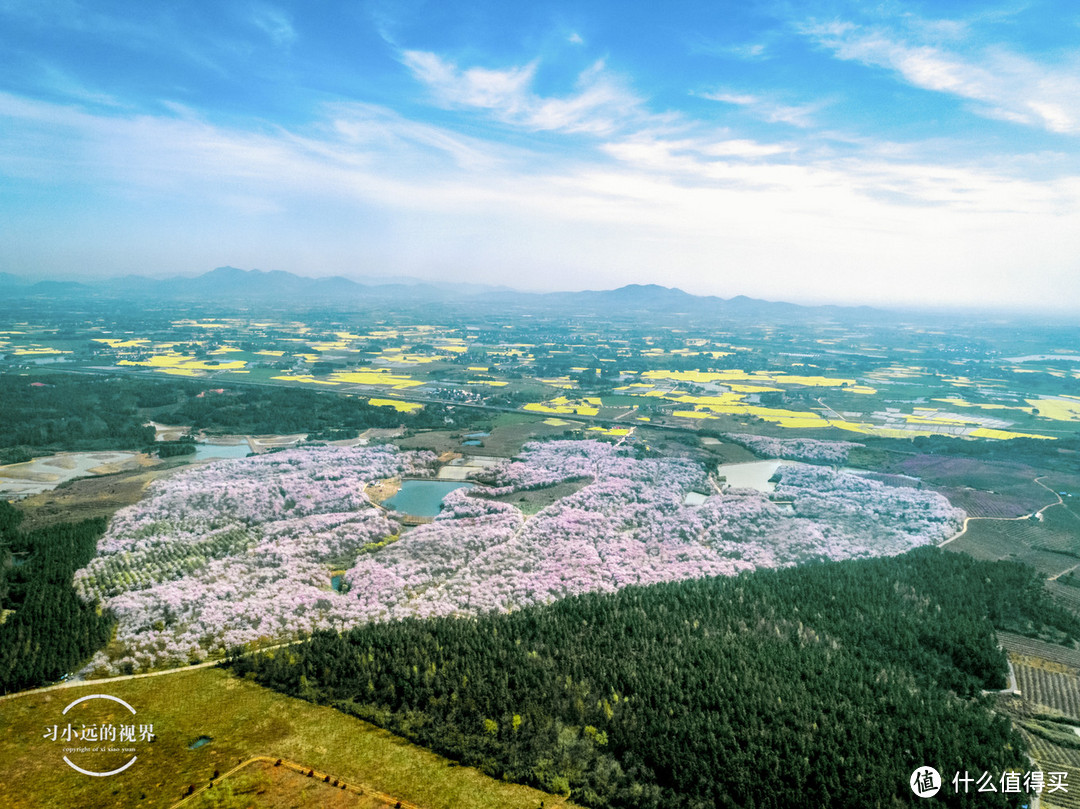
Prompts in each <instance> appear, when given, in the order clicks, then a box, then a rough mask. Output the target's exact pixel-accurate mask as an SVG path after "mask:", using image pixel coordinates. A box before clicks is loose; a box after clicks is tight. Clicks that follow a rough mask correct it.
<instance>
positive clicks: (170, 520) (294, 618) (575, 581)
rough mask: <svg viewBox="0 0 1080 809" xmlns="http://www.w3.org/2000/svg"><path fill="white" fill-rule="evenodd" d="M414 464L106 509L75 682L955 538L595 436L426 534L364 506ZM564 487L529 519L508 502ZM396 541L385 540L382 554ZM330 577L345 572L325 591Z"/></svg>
mask: <svg viewBox="0 0 1080 809" xmlns="http://www.w3.org/2000/svg"><path fill="white" fill-rule="evenodd" d="M434 466H435V459H434V456H433V455H432V454H431V453H417V452H402V451H397V450H395V449H393V448H389V447H377V448H358V449H339V448H318V449H300V450H291V451H288V452H282V453H277V454H274V455H271V456H264V457H261V458H249V459H244V460H235V461H226V462H219V463H214V464H209V465H206V466H203V467H199V468H196V469H193V470H191V471H188V472H186V473H184V474H181V475H177V476H176V477H173V478H171V479H168V480H164V481H161V482H159V483H158V484H156V486H155V487H154V488H153V489H152V490H151V492H150V493H149V496H148V497H147V498H146V499H144V500H143V501H141V502H140V503H138V504H136V505H135V506H132V507H130V508H127V509H124V510H123V511H121V512H119V513H118V514H117V515H116V517H115V518H114V520H113V522H112V524H111V525H110V527H109V530H108V532H107V534H106V536H105V538H104V539H103V540H102V542H101V544H100V554H101V555H100V556H99V557H98V558H96V559H94V560H93V561H92V562H91V563H90V565H88V566H87V567H86V568H85V569H83V570H82V571H79V573H78V574H77V575H76V584H77V586H78V587H79V589H80V592H81V593H82V594H83V595H84V597H86V598H88V599H89V598H95V597H96V598H100V599H101V600H102V601H103V602H104V603H105V604H106V605H107V606H108V607H110V608H111V609H112V610H114V612H115V613H116V614H117V616H118V620H119V628H118V631H117V638H116V642H115V643H114V644H112V645H111V646H110V648H109V653H108V654H105V653H99V655H98V656H97V657H96V658H95V660H94V661H92V662H91V664H90V666H89V667H88V668H89V669H90V670H93V669H99V670H104V671H117V670H122V671H129V670H139V669H143V668H146V667H152V666H159V665H166V664H171V663H175V662H186V661H189V660H201V659H203V658H204V657H206V656H207V655H208V654H214V653H218V652H220V651H221V650H223V649H225V648H229V647H231V646H235V645H237V644H244V643H249V642H252V641H256V640H260V639H265V640H269V641H282V640H288V639H291V638H294V637H296V636H297V635H298V634H300V633H304V632H310V631H311V630H313V629H318V628H344V627H349V626H352V625H355V624H357V623H361V622H365V621H371V620H393V619H398V618H403V617H408V616H418V617H423V616H431V615H470V614H477V613H481V612H485V611H489V610H512V609H517V608H520V607H523V606H526V605H530V604H539V603H548V602H551V601H554V600H556V599H559V598H563V597H566V596H571V595H575V594H579V593H583V592H588V591H608V592H610V591H614V590H617V589H619V588H621V587H625V586H627V585H630V584H649V583H653V582H661V581H671V580H678V579H686V578H694V577H700V576H709V575H733V574H736V573H738V572H740V571H744V570H751V569H754V568H757V567H777V566H784V565H792V564H797V563H799V562H803V561H808V560H813V559H844V558H851V557H861V556H875V555H890V554H896V553H901V552H903V551H906V550H908V549H910V548H912V547H914V546H917V545H921V544H928V543H933V542H937V541H939V540H941V539H942V538H944V537H946V536H948V535H949V534H951V533H953V532H955V530H956V528H957V526H958V525H959V524H960V522H961V520H962V518H963V513H962V512H960V511H959V510H957V509H954V508H952V507H951V506H950V505H949V504H948V502H947V501H946V500H945V499H944V498H943V497H941V496H940V495H938V494H935V493H932V492H926V491H920V490H915V489H901V488H893V487H888V486H885V485H883V484H881V483H879V482H877V481H873V480H868V479H866V478H862V477H860V476H858V475H853V474H847V473H842V472H834V471H832V470H831V469H828V468H824V467H818V466H808V465H804V464H793V465H785V466H782V467H781V468H780V470H779V474H780V482H779V484H778V485H777V487H776V491H775V492H773V493H771V494H769V495H767V494H764V493H761V492H757V491H752V490H727V491H725V492H723V493H722V494H721V493H718V492H717V493H714V494H712V495H711V496H709V497H707V498H706V499H705V501H704V503H702V504H701V505H685V504H684V501H685V499H686V495H687V494H688V493H689V492H691V491H695V490H696V491H701V492H704V491H710V490H715V487H713V486H711V482H710V481H709V480H708V479H707V477H706V475H705V470H704V469H703V468H702V467H701V466H700V465H699V464H697V463H695V462H693V461H691V460H688V459H683V458H665V459H646V460H642V459H637V458H635V457H633V455H632V454H631V452H630V451H628V450H626V449H624V448H618V447H614V446H612V445H610V444H606V443H602V442H598V441H551V442H544V443H534V444H527V445H526V446H525V447H524V448H523V450H522V452H521V453H520V454H519V455H518V456H517V457H516V458H515V459H514V460H512V461H508V462H506V463H504V464H502V465H500V466H498V467H495V468H494V469H492V470H489V471H488V472H485V473H484V478H483V482H484V483H486V484H489V485H480V486H476V487H475V488H473V489H458V490H456V491H454V492H452V493H451V494H449V495H447V497H446V498H445V500H444V505H443V510H442V512H441V513H440V515H439V516H438V517H437V518H436V519H435V521H434V522H432V523H429V524H426V525H420V526H418V527H416V528H413V529H412V530H408V531H405V532H401V528H400V526H399V525H398V524H397V523H396V522H394V521H393V520H392V519H391V518H392V517H393V515H392V514H390V515H388V514H387V513H386V512H384V511H383V510H382V509H380V508H378V507H377V506H375V505H374V504H372V503H371V502H370V501H369V500H368V499H367V497H366V496H365V495H364V488H365V485H366V484H368V483H371V482H373V481H376V480H379V479H384V478H388V477H392V476H424V475H430V474H431V472H432V470H433V468H434ZM566 480H578V481H587V482H586V484H585V485H584V486H583V487H582V488H580V489H579V490H578V491H576V492H574V493H573V494H570V495H568V496H566V497H563V498H562V499H560V500H558V501H556V502H555V503H553V504H551V505H549V506H547V507H546V508H544V509H542V510H541V511H539V512H538V513H537V514H535V515H533V516H532V517H529V518H528V519H526V517H525V516H524V515H523V513H522V512H521V511H520V510H519V509H518V508H517V507H516V506H515V505H513V501H514V500H515V499H516V497H515V495H516V494H520V493H522V492H526V491H528V490H531V489H537V488H542V487H545V486H550V485H553V484H556V483H559V482H562V481H566ZM399 533H400V538H399V539H396V541H393V540H394V539H395V537H396V536H397V535H398V534H399ZM333 565H344V566H346V567H349V569H348V570H347V572H346V574H345V577H344V581H345V586H344V587H343V588H342V590H343V591H342V592H335V591H333V590H332V589H330V587H329V570H330V567H331V566H333Z"/></svg>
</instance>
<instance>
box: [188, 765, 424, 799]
mask: <svg viewBox="0 0 1080 809" xmlns="http://www.w3.org/2000/svg"><path fill="white" fill-rule="evenodd" d="M260 761H265V762H266V763H268V764H273V765H275V766H280V767H288V768H289V769H290V770H293V771H294V772H298V773H300V775H307V774H308V773H309V772H310V773H312V775H311V778H314V779H317V780H319V781H322V780H323V779H325V778H327V777H329V778H330V779H331V780H333V778H334V776H333V774H332V773H325V772H319V771H318V770H316V769H313V768H311V767H305V766H304V765H302V764H299V763H297V762H295V761H289V760H288V759H283V758H272V757H270V756H253V757H252V758H249V759H248V760H247V761H244V762H241V763H240V764H237V765H236V766H235V767H233V768H232V769H231V770H229V771H228V772H226V773H224V774H223V775H221V776H219V777H218V778H215V779H214V780H212V781H210V783H209V784H207V785H206V786H204V787H200V788H199V789H196V790H195V791H194V792H192V793H191V794H190V795H188V796H186V797H184V798H181V799H180V800H179V801H177V802H176V803H174V804H173V805H172V806H171V807H170V809H179V807H182V806H184V805H185V804H187V803H188V802H190V801H193V800H195V799H196V798H197V797H199V795H201V794H202V793H203V792H205V791H206V790H208V789H210V788H211V787H212V786H214V785H215V784H220V783H221V782H222V781H224V780H225V779H226V778H228V777H229V776H230V775H233V774H235V773H237V772H239V771H240V770H242V769H244V768H245V767H247V766H249V765H251V764H255V763H257V762H260ZM338 783H339V786H338V787H337V789H341V786H340V784H342V783H344V784H345V790H346V791H347V792H352V793H354V794H356V795H364V796H366V797H371V798H375V799H376V800H379V801H382V803H384V804H386V805H387V806H394V807H397V806H400V807H401V809H423V807H421V806H418V805H417V804H415V803H410V802H409V801H406V800H402V799H400V798H395V797H392V796H390V795H387V794H386V793H385V792H379V790H377V789H374V788H372V787H370V786H368V785H367V784H349V783H347V782H342V781H341V780H340V779H339V781H338ZM333 788H334V787H328V789H333Z"/></svg>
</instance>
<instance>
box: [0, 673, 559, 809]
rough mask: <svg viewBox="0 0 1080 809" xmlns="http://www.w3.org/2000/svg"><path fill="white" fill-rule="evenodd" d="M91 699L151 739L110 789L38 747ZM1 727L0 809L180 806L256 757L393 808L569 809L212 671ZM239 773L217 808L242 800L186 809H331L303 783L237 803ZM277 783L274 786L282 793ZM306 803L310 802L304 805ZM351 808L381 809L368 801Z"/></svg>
mask: <svg viewBox="0 0 1080 809" xmlns="http://www.w3.org/2000/svg"><path fill="white" fill-rule="evenodd" d="M89 694H107V695H110V696H114V697H118V698H120V699H123V700H125V701H126V702H128V703H129V704H130V705H131V706H132V707H134V708H135V709H136V710H137V712H138V714H137V717H136V718H135V719H134V721H137V722H140V723H152V724H153V732H154V734H155V736H156V739H155V741H154V742H153V743H142V744H140V746H139V747H138V748H137V750H138V760H137V761H136V762H135V764H133V765H132V766H131V767H130V768H129V769H127V770H125V771H124V772H121V773H119V774H117V775H113V776H110V777H107V778H95V777H89V776H86V775H83V774H80V773H78V772H76V771H74V770H73V769H70V768H69V767H68V766H66V765H65V763H64V761H63V756H64V752H63V749H64V743H63V742H62V741H51V740H49V739H46V738H43V736H42V730H43V728H47V727H51V726H52V725H54V724H60V725H61V727H63V726H64V724H66V722H68V721H71V718H72V717H73V716H75V714H74V713H72V714H68V715H67V716H64V715H63V710H64V708H65V706H67V705H69V704H70V703H71V702H72V701H73V700H75V699H78V698H79V697H82V696H86V695H89ZM101 702H102V701H100V700H99V701H91V702H88V703H83V706H85V705H91V704H100V703H101ZM107 704H109V705H110V706H112V707H113V708H115V710H114V711H112V714H115V715H112V714H109V715H102V716H97V715H95V717H94V719H95V720H96V721H98V722H116V723H120V722H121V721H122V719H123V718H124V717H127V716H128V714H127V712H126V711H125V710H124V709H123V708H122V707H119V706H116V705H113V704H112V703H107ZM79 707H82V706H79ZM0 715H2V716H3V726H2V730H0V755H2V757H3V760H4V762H5V775H4V783H3V787H2V788H0V791H2V793H3V796H4V801H3V804H4V806H5V807H6V808H7V809H20V808H21V807H26V808H27V809H38V807H79V809H96V808H97V807H115V808H116V809H127V808H128V807H172V806H174V805H176V804H177V803H178V802H179V801H181V799H182V798H184V797H185V795H186V793H188V790H189V787H194V788H195V789H199V788H200V787H203V786H207V785H208V784H209V782H210V781H211V780H212V779H213V778H214V773H215V771H218V772H219V773H228V772H229V771H230V770H231V769H232V768H234V767H236V766H237V765H238V764H240V763H242V762H246V761H248V760H249V759H251V758H253V757H256V756H266V757H269V758H271V759H272V760H273V759H276V758H282V759H286V760H288V761H292V762H296V763H297V764H299V765H300V766H301V767H307V768H311V769H313V770H315V771H317V772H319V773H320V774H326V775H331V780H334V779H337V780H339V782H340V783H345V784H347V785H348V786H350V787H353V788H359V789H362V790H365V791H367V792H370V791H377V792H380V793H383V794H384V795H388V796H393V798H394V799H395V800H400V801H401V802H402V804H403V805H409V804H412V805H415V806H417V807H421V808H422V809H522V808H523V807H539V806H540V805H541V801H543V802H544V805H545V806H548V807H551V806H570V805H571V804H568V803H565V802H564V801H563V800H562V799H561V798H559V797H557V796H552V795H548V794H545V793H543V792H539V791H537V790H534V789H530V788H529V787H524V786H519V785H513V784H507V783H503V782H501V781H497V780H495V779H492V778H489V777H488V776H486V775H483V774H482V773H480V772H479V771H477V770H474V769H471V768H468V767H461V766H457V765H456V764H452V763H451V762H450V761H448V760H447V759H444V758H442V757H440V756H437V755H435V754H434V753H431V752H430V751H428V750H425V749H423V748H420V747H417V746H415V745H412V744H410V743H408V742H406V741H405V740H403V739H401V738H399V737H397V736H394V735H392V734H390V733H388V732H386V731H384V730H380V729H378V728H376V727H374V726H372V725H369V724H367V723H366V722H362V721H360V720H358V719H355V718H353V717H350V716H346V715H345V714H343V713H340V712H338V711H336V710H334V709H333V708H329V707H322V706H316V705H313V704H310V703H307V702H303V701H301V700H297V699H292V698H290V697H286V696H283V695H281V694H277V693H275V692H273V691H270V690H267V689H264V688H262V687H260V686H258V685H255V684H254V683H251V682H248V681H245V680H242V679H238V678H236V677H234V676H232V675H230V674H229V673H227V672H225V671H223V670H220V669H217V668H203V669H195V670H188V671H182V672H177V673H174V674H167V675H162V676H156V677H147V678H139V679H130V680H120V681H111V682H91V683H87V684H85V685H80V686H76V687H71V688H63V689H57V690H52V691H46V692H40V693H33V694H28V695H25V696H19V697H14V698H9V699H5V700H3V701H0ZM200 737H209V739H210V741H209V742H208V743H206V744H204V745H203V746H201V747H198V748H196V749H191V747H190V746H191V745H192V744H193V743H194V742H195V741H196V740H198V739H199V738H200ZM73 755H74V754H73ZM245 771H246V768H245V770H244V771H241V772H238V773H237V774H236V775H235V776H230V778H229V779H225V780H226V781H231V785H230V787H229V789H222V790H220V792H219V793H214V794H215V795H218V794H220V795H221V796H222V798H224V797H225V796H226V795H228V794H229V793H230V792H232V793H233V794H234V795H235V796H236V797H240V798H243V797H245V796H246V798H247V799H241V800H239V801H237V802H224V803H216V802H209V803H208V802H206V801H207V800H209V799H210V795H209V794H207V795H206V797H205V798H200V802H199V803H194V802H185V804H184V805H192V806H203V807H206V806H227V807H232V806H244V807H248V806H264V807H279V806H290V807H299V808H300V809H308V807H310V808H311V809H321V808H322V807H323V806H324V805H331V804H330V803H329V802H327V801H324V800H323V799H322V798H321V797H320V796H325V794H326V792H325V791H324V790H313V791H312V790H310V789H309V787H308V785H309V784H310V782H309V781H308V782H306V783H305V784H304V789H303V790H297V789H293V790H292V793H291V794H290V795H287V797H286V798H282V797H281V790H282V789H285V790H286V793H288V792H289V791H290V788H289V787H288V786H287V784H286V785H285V786H282V785H281V783H278V785H277V786H275V787H274V788H272V789H271V788H270V787H266V794H267V796H268V797H267V799H266V801H265V802H257V801H254V800H253V798H254V797H256V796H255V795H254V794H249V793H247V792H245V790H246V789H247V787H246V786H245V784H247V785H250V780H251V778H252V777H254V776H257V773H258V771H257V770H252V771H251V773H246V774H245ZM233 778H235V780H232V779H233ZM282 778H284V776H283V777H282ZM282 778H278V779H276V781H278V782H283V781H282ZM304 780H305V781H306V779H304ZM217 788H218V787H217V786H215V787H214V788H213V789H217ZM213 789H211V790H207V793H210V792H212V791H213ZM328 789H329V791H330V792H334V790H333V789H330V788H328ZM257 791H258V790H257V789H256V790H255V792H257ZM339 791H340V790H339ZM347 791H348V790H347ZM303 795H308V796H309V799H305V800H301V798H302V797H303ZM275 796H276V797H275ZM334 800H335V801H337V796H336V794H335V799H334ZM333 805H338V804H337V803H334V804H333ZM341 805H343V806H345V805H350V804H341ZM351 805H354V806H360V807H363V806H365V805H368V806H377V805H379V804H377V803H374V804H372V803H370V801H369V803H368V804H364V803H353V804H351ZM390 805H393V804H390Z"/></svg>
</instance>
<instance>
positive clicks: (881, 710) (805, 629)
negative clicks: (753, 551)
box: [233, 548, 1080, 809]
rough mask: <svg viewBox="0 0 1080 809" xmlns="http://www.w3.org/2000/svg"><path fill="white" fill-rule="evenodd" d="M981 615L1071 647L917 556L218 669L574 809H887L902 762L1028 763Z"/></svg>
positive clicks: (1028, 578) (1019, 597)
mask: <svg viewBox="0 0 1080 809" xmlns="http://www.w3.org/2000/svg"><path fill="white" fill-rule="evenodd" d="M994 625H997V626H1007V627H1010V628H1013V629H1020V630H1023V631H1027V632H1029V633H1035V632H1038V631H1040V630H1047V629H1048V628H1049V627H1051V626H1052V627H1054V629H1055V631H1057V632H1061V633H1064V634H1065V635H1067V636H1069V637H1072V638H1075V637H1078V636H1080V625H1078V623H1077V621H1076V619H1075V618H1074V617H1072V616H1070V615H1068V614H1066V613H1063V612H1061V611H1060V610H1056V609H1054V608H1053V607H1052V606H1051V605H1049V603H1048V602H1047V600H1046V598H1045V597H1044V596H1043V595H1042V588H1041V583H1040V581H1039V579H1038V577H1037V576H1036V575H1035V574H1034V573H1033V572H1032V571H1031V570H1030V569H1028V568H1024V567H1022V566H1019V565H1015V564H1007V563H994V564H990V563H978V562H974V561H972V560H971V559H969V558H966V557H962V556H957V555H952V554H945V553H942V552H939V551H937V550H936V549H932V548H923V549H919V550H915V551H912V552H910V553H908V554H905V555H903V556H900V557H895V558H887V559H873V560H860V561H849V562H839V563H823V564H812V565H808V566H803V567H798V568H792V569H785V570H760V571H757V572H754V573H751V574H744V575H741V576H738V577H735V578H715V579H698V580H692V581H682V582H677V583H670V584H659V585H653V586H649V587H630V588H627V589H625V590H622V591H620V592H618V593H615V594H589V595H584V596H579V597H574V598H569V599H565V600H563V601H559V602H556V603H555V604H552V605H550V606H546V607H535V608H528V609H523V610H520V611H517V612H513V613H510V614H488V615H486V616H483V617H480V618H474V619H453V618H439V619H429V620H415V619H409V620H404V621H400V622H393V623H383V624H372V625H369V626H365V627H362V628H358V629H354V630H352V631H351V632H348V633H346V634H344V635H339V634H335V633H330V632H323V633H318V634H316V635H315V636H313V637H312V638H311V639H310V640H309V641H308V642H307V643H305V644H303V645H301V646H299V647H296V646H294V647H290V648H288V649H282V650H278V651H277V652H274V653H269V654H266V655H263V656H261V657H260V658H258V659H257V660H254V661H253V660H251V659H250V658H238V659H234V661H233V665H234V666H235V667H236V669H237V670H238V671H240V672H247V673H250V674H251V676H254V677H255V678H256V679H257V680H258V681H259V682H262V683H264V684H266V685H269V686H271V687H274V688H277V689H279V690H282V691H285V692H287V693H290V694H294V695H298V696H301V697H305V698H307V699H311V700H316V701H320V702H325V703H329V704H332V705H334V706H336V707H337V708H339V709H341V710H344V711H347V712H349V713H353V714H356V715H358V716H361V717H363V718H365V719H369V720H371V721H374V722H376V723H378V724H381V725H383V726H385V727H387V728H390V729H391V730H394V731H395V732H398V733H401V734H402V735H404V736H406V737H408V738H410V739H412V740H415V741H418V742H420V743H422V744H425V745H428V746H430V747H432V748H434V749H436V750H438V751H439V752H442V753H444V754H446V755H448V756H450V757H452V758H455V759H458V760H460V761H463V762H465V763H468V764H472V765H477V766H480V767H482V768H483V769H484V770H485V771H487V772H489V773H491V774H493V775H496V776H503V777H506V778H509V779H513V780H519V781H524V782H527V783H532V784H536V785H538V786H541V787H543V788H546V789H548V790H552V791H556V792H565V791H567V790H569V791H570V793H571V794H572V796H573V798H574V799H575V800H577V801H580V802H583V803H585V804H588V805H590V806H596V807H627V808H628V809H629V807H634V808H635V809H638V808H643V807H660V806H664V807H669V806H691V807H706V806H707V807H712V806H739V807H751V806H752V807H758V809H762V807H778V808H779V807H793V806H882V807H887V806H895V805H907V804H915V803H918V800H919V799H918V798H916V796H915V795H914V794H913V793H912V791H911V790H910V788H909V786H908V779H909V777H910V775H911V773H912V771H913V770H914V769H915V768H916V767H919V766H922V765H930V766H935V767H936V768H937V769H938V770H939V771H941V772H942V773H948V774H947V775H946V779H949V778H951V773H952V772H954V771H956V770H964V769H966V770H968V771H971V772H974V773H977V774H981V773H982V772H984V771H989V772H992V773H995V775H994V777H995V778H997V777H998V776H999V775H1000V773H1001V772H1002V771H1003V770H1004V769H1006V768H1008V767H1015V768H1018V769H1020V770H1024V769H1025V768H1027V767H1028V764H1027V761H1026V759H1025V758H1024V756H1023V754H1022V752H1021V742H1020V739H1019V738H1018V736H1017V735H1016V734H1015V733H1014V732H1013V731H1012V730H1011V729H1010V726H1009V723H1008V721H1007V720H1006V719H1005V718H1004V717H1002V716H999V715H996V714H994V713H993V712H992V711H991V710H990V709H989V706H988V703H987V702H986V701H985V700H984V699H982V698H981V697H980V696H979V693H980V689H982V688H1001V687H1003V686H1004V685H1005V681H1004V672H1005V657H1004V654H1003V652H1001V651H1000V650H999V649H998V647H997V645H996V642H995V638H994V633H993V626H994ZM950 789H951V787H950ZM1007 797H1008V796H1003V795H999V794H988V793H981V794H978V795H974V794H973V795H970V796H967V797H966V798H965V796H963V795H960V796H946V795H945V793H944V792H943V793H941V794H940V795H939V796H938V800H942V799H943V798H944V799H945V800H946V802H947V803H949V802H953V801H955V805H968V803H970V804H971V805H978V806H980V807H988V806H1004V805H1009V804H1008V801H1007V800H1006V798H1007ZM1012 797H1015V796H1012Z"/></svg>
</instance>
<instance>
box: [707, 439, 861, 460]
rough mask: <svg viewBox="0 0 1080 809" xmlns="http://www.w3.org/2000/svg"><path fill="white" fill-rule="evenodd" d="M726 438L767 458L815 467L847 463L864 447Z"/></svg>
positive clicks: (847, 443) (846, 443)
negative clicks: (797, 462)
mask: <svg viewBox="0 0 1080 809" xmlns="http://www.w3.org/2000/svg"><path fill="white" fill-rule="evenodd" d="M722 436H723V437H724V439H725V440H727V441H731V442H732V443H735V444H741V445H742V446H744V447H746V448H747V449H748V450H750V451H751V452H754V453H757V454H758V455H760V456H762V457H763V458H785V459H787V460H791V461H809V462H811V463H833V464H840V463H844V461H846V460H847V456H848V453H849V452H850V451H851V450H853V449H855V448H856V447H861V446H863V445H862V444H856V443H855V442H854V441H824V440H822V439H820V438H773V437H771V436H767V435H751V434H749V433H722Z"/></svg>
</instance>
